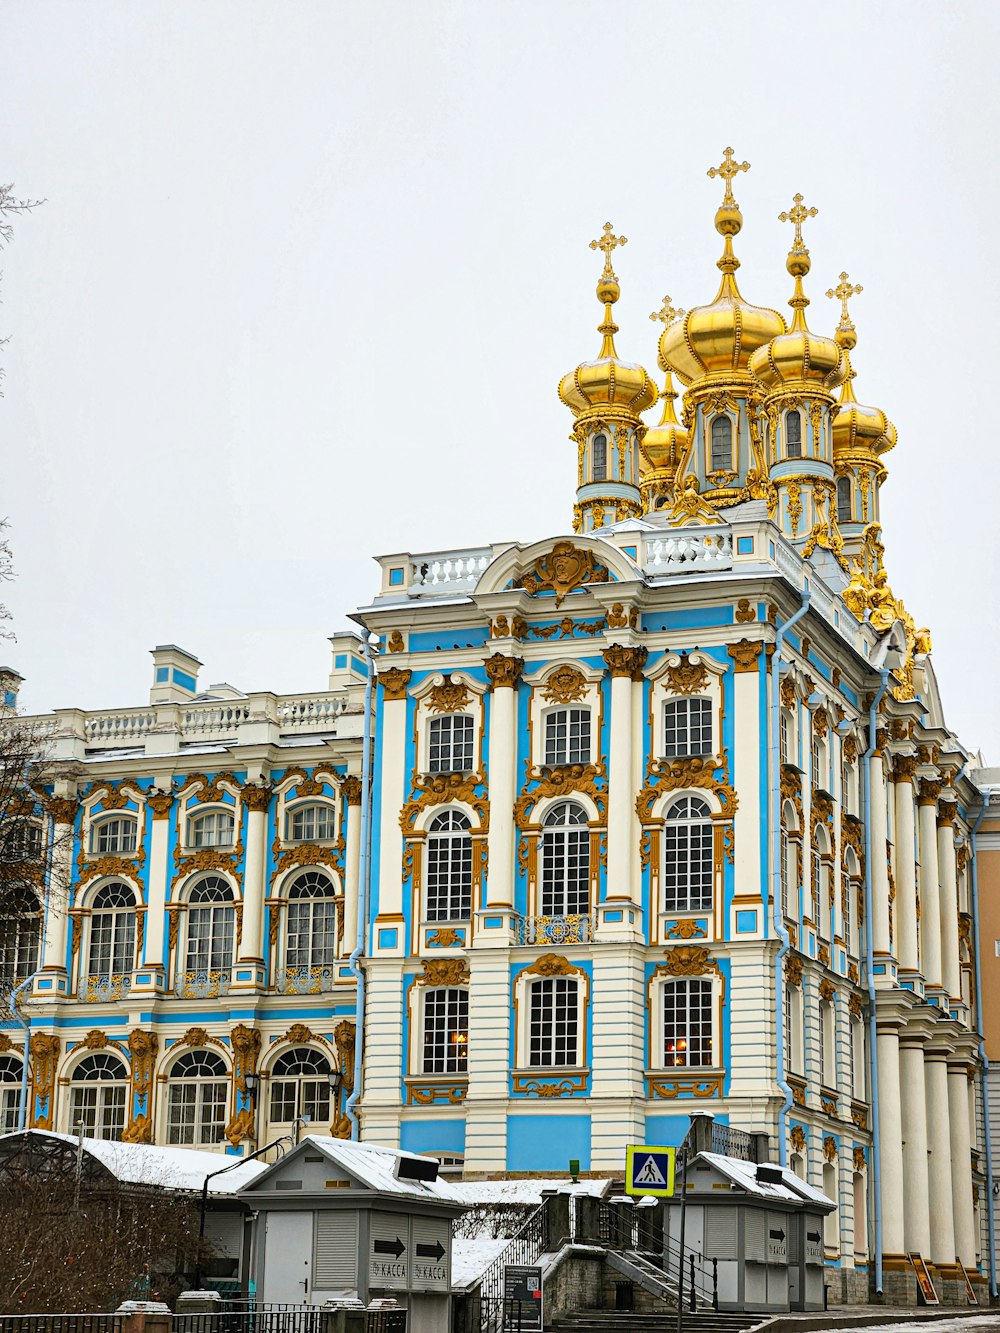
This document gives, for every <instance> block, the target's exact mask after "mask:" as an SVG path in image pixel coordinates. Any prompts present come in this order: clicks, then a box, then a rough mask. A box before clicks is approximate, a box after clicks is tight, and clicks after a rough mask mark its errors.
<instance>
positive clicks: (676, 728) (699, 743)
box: [663, 699, 712, 759]
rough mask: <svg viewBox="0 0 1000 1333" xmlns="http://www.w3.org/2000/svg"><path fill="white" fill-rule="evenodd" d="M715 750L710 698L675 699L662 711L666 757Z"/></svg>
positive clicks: (703, 753)
mask: <svg viewBox="0 0 1000 1333" xmlns="http://www.w3.org/2000/svg"><path fill="white" fill-rule="evenodd" d="M711 753H712V704H711V701H710V700H709V699H672V700H671V701H670V703H668V704H666V705H665V706H664V710H663V754H664V757H665V758H667V759H676V758H678V757H686V756H687V755H705V754H711Z"/></svg>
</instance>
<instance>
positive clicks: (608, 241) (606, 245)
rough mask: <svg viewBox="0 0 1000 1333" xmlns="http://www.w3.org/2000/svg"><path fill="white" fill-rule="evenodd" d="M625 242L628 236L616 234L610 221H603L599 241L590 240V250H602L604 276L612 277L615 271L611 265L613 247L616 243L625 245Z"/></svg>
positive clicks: (626, 242)
mask: <svg viewBox="0 0 1000 1333" xmlns="http://www.w3.org/2000/svg"><path fill="white" fill-rule="evenodd" d="M627 244H628V238H627V237H625V236H616V235H615V229H614V227H613V226H612V225H611V223H610V222H605V224H604V235H603V236H602V237H601V239H600V240H599V241H591V242H590V248H591V250H603V251H604V277H606V278H613V277H614V276H615V271H614V269H613V268H612V267H611V251H612V250H613V249H614V248H615V246H616V245H627Z"/></svg>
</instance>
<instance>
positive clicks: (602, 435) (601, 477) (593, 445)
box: [590, 430, 611, 482]
mask: <svg viewBox="0 0 1000 1333" xmlns="http://www.w3.org/2000/svg"><path fill="white" fill-rule="evenodd" d="M598 441H600V443H601V446H603V450H604V462H603V465H602V467H601V469H600V471H598V466H597V451H598ZM609 461H610V450H609V448H608V436H607V432H606V431H602V430H599V431H597V432H596V434H594V435H593V436H592V437H591V441H590V480H591V481H592V482H593V481H610V480H611V477H610V475H609V471H608V464H609Z"/></svg>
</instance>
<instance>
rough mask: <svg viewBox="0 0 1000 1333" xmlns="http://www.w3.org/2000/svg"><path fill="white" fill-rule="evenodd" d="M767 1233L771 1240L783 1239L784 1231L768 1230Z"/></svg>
mask: <svg viewBox="0 0 1000 1333" xmlns="http://www.w3.org/2000/svg"><path fill="white" fill-rule="evenodd" d="M767 1234H768V1235H769V1236H770V1238H771V1239H772V1240H784V1239H785V1233H784V1232H783V1231H769V1232H768V1233H767Z"/></svg>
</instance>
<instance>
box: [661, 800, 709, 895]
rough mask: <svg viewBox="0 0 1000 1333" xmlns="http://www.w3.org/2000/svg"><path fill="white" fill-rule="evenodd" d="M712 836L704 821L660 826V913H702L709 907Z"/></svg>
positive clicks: (673, 822)
mask: <svg viewBox="0 0 1000 1333" xmlns="http://www.w3.org/2000/svg"><path fill="white" fill-rule="evenodd" d="M714 838H715V832H714V828H713V826H712V824H711V823H710V822H709V821H707V820H705V821H698V822H694V821H692V822H690V823H681V822H680V821H674V820H667V821H666V823H665V824H664V826H663V853H664V854H663V910H664V911H665V912H693V911H704V910H706V909H708V908H710V907H711V906H712V870H713V863H714V855H713V843H714Z"/></svg>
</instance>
